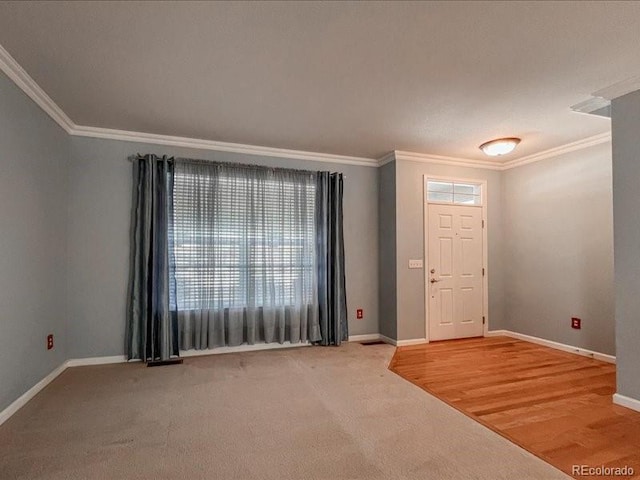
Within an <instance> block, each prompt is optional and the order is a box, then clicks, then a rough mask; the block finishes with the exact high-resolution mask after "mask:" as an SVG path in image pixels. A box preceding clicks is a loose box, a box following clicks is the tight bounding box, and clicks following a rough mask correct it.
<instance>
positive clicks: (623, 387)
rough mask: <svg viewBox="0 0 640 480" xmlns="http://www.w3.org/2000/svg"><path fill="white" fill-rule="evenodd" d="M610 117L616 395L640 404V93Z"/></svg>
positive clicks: (615, 108) (618, 103)
mask: <svg viewBox="0 0 640 480" xmlns="http://www.w3.org/2000/svg"><path fill="white" fill-rule="evenodd" d="M612 112H613V113H612V127H613V128H612V130H613V218H614V238H615V243H614V246H615V292H616V295H615V312H616V363H617V382H618V389H617V390H618V393H619V394H621V395H626V396H627V397H631V398H635V399H637V400H640V375H638V367H639V366H640V188H639V186H640V91H636V92H633V93H630V94H628V95H625V96H623V97H620V98H617V99H615V100H614V101H613V109H612Z"/></svg>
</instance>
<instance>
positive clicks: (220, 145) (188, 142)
mask: <svg viewBox="0 0 640 480" xmlns="http://www.w3.org/2000/svg"><path fill="white" fill-rule="evenodd" d="M0 70H2V71H3V72H4V73H5V74H6V75H7V76H8V77H9V78H10V79H11V80H12V81H13V82H14V83H15V84H16V85H17V86H18V87H19V88H20V89H22V91H24V92H25V93H26V94H27V95H28V96H29V98H31V99H32V100H33V101H34V102H35V103H36V104H37V105H38V106H39V107H40V108H42V110H44V111H45V112H46V113H47V114H48V115H49V116H50V117H51V118H52V119H53V120H54V121H55V122H56V123H57V124H58V125H59V126H60V127H61V128H62V129H63V130H64V131H66V132H67V133H68V134H70V135H73V136H78V137H91V138H103V139H110V140H121V141H126V142H138V143H149V144H155V145H169V146H174V147H185V148H195V149H200V150H215V151H220V152H230V153H241V154H246V155H257V156H265V157H278V158H291V159H296V160H309V161H316V162H325V163H336V164H344V165H357V166H364V167H381V166H382V165H386V164H387V163H389V162H392V161H394V160H408V161H412V162H422V163H435V164H442V165H454V166H459V167H471V168H482V169H489V170H508V169H510V168H515V167H519V166H522V165H527V164H530V163H533V162H538V161H540V160H545V159H547V158H553V157H556V156H558V155H563V154H565V153H569V152H574V151H576V150H581V149H583V148H588V147H591V146H594V145H599V144H601V143H605V142H609V141H611V133H610V132H605V133H602V134H599V135H594V136H592V137H587V138H584V139H582V140H578V141H576V142H572V143H568V144H566V145H561V146H559V147H555V148H551V149H549V150H545V151H542V152H538V153H535V154H533V155H528V156H526V157H521V158H518V159H515V160H510V161H508V162H505V163H498V162H492V161H489V160H476V159H470V158H457V157H446V156H441V155H430V154H423V153H416V152H407V151H402V150H394V151H392V152H390V153H388V154H387V155H385V156H383V157H381V158H379V159H373V158H365V157H351V156H346V155H334V154H329V153H319V152H307V151H303V150H289V149H284V148H273V147H262V146H257V145H245V144H240V143H228V142H217V141H214V140H202V139H195V138H187V137H178V136H171V135H158V134H154V133H143V132H131V131H127V130H115V129H110V128H100V127H89V126H83V125H76V124H75V123H73V121H72V120H71V119H70V118H69V117H68V116H67V115H66V114H65V113H64V111H63V110H62V109H61V108H60V107H59V106H58V105H57V104H56V103H55V102H54V101H53V100H52V99H51V97H49V95H47V94H46V92H45V91H44V90H42V88H40V86H39V85H38V84H37V83H36V81H35V80H34V79H33V78H32V77H31V76H30V75H29V74H28V73H27V72H26V71H25V70H24V69H23V68H22V67H21V66H20V64H18V62H17V61H16V60H15V59H14V58H13V57H12V56H11V54H9V52H7V51H6V50H5V49H4V47H2V45H0ZM638 89H640V76H639V77H633V78H630V79H628V80H624V81H622V82H619V83H616V84H615V85H612V86H610V87H607V88H605V89H602V90H600V91H598V92H596V93H594V95H595V96H598V97H602V98H606V99H612V98H616V97H617V96H621V95H624V94H626V93H629V92H631V91H635V90H638Z"/></svg>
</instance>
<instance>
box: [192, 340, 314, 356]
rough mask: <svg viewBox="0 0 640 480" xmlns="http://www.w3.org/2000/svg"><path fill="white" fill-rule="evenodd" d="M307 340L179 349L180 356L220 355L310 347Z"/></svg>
mask: <svg viewBox="0 0 640 480" xmlns="http://www.w3.org/2000/svg"><path fill="white" fill-rule="evenodd" d="M310 346H311V344H310V343H309V342H300V343H291V342H284V343H257V344H255V345H238V346H237V347H216V348H212V349H206V350H180V358H186V357H201V356H204V355H220V354H222V353H240V352H257V351H259V350H274V349H278V348H298V347H310Z"/></svg>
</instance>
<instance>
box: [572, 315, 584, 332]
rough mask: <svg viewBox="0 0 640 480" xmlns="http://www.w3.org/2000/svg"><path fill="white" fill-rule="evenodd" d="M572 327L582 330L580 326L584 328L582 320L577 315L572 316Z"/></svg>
mask: <svg viewBox="0 0 640 480" xmlns="http://www.w3.org/2000/svg"><path fill="white" fill-rule="evenodd" d="M571 328H575V329H576V330H580V328H582V320H580V319H579V318H577V317H571Z"/></svg>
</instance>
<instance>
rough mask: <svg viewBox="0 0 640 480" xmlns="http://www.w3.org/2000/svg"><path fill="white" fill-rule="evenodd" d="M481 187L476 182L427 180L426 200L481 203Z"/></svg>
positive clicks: (459, 203) (470, 203) (464, 203)
mask: <svg viewBox="0 0 640 480" xmlns="http://www.w3.org/2000/svg"><path fill="white" fill-rule="evenodd" d="M481 187H482V186H481V185H480V184H477V183H458V182H447V181H440V180H427V201H429V202H433V203H452V204H456V205H482V196H481V192H482V188H481Z"/></svg>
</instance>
